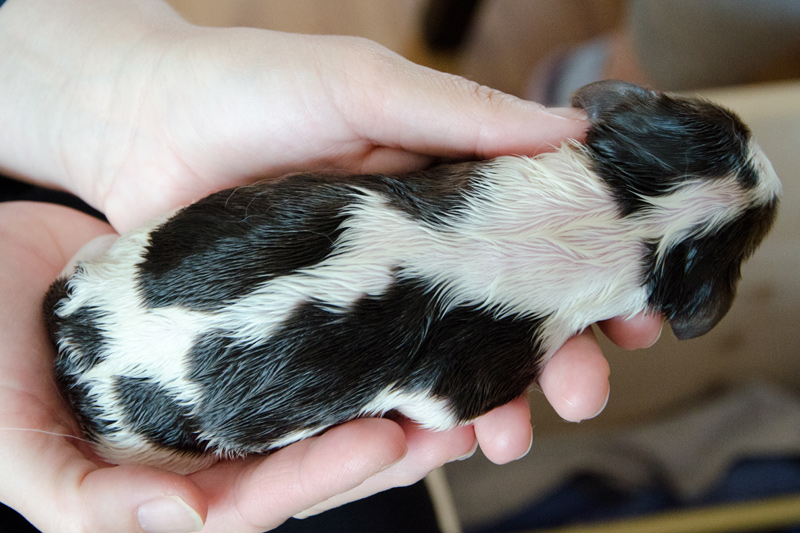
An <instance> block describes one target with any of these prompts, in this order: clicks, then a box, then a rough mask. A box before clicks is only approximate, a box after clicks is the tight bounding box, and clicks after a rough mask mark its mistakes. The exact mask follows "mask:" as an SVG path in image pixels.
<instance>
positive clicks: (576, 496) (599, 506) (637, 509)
mask: <svg viewBox="0 0 800 533" xmlns="http://www.w3.org/2000/svg"><path fill="white" fill-rule="evenodd" d="M788 494H800V458H797V457H765V458H753V459H746V460H742V461H740V462H738V463H736V464H735V465H733V466H732V467H731V469H730V470H729V471H728V473H727V474H726V475H725V477H723V478H722V479H721V480H720V481H719V483H718V484H717V485H716V486H714V487H713V488H712V489H711V490H709V491H708V492H707V493H706V494H703V495H701V496H700V497H698V498H696V499H693V500H691V501H681V500H680V499H679V498H677V497H676V496H675V495H674V493H673V492H672V491H671V490H670V488H669V487H668V486H667V485H666V484H662V485H657V486H650V487H643V488H641V489H639V490H636V491H630V490H625V489H623V488H621V487H615V486H613V485H612V484H611V483H610V482H609V481H608V480H607V479H604V478H602V477H601V476H597V475H585V476H577V477H575V478H574V479H573V480H572V481H570V482H568V483H565V484H564V485H563V486H561V487H559V488H557V489H555V490H554V491H552V492H551V493H550V494H548V495H547V496H545V497H544V498H542V499H540V500H539V501H537V502H534V503H532V504H531V505H530V506H529V507H527V508H526V509H523V510H522V511H520V512H518V513H517V514H515V515H512V516H509V517H506V518H504V519H502V520H499V521H497V522H494V523H491V524H484V525H482V526H480V527H476V528H472V529H468V530H467V533H511V532H515V531H525V530H530V529H538V528H553V527H558V526H567V525H572V524H579V523H591V522H598V521H608V520H615V519H624V518H634V517H636V516H640V515H643V514H647V513H658V512H664V511H671V510H679V509H686V508H693V507H702V506H706V505H716V504H724V503H735V502H741V501H746V500H756V499H761V498H769V497H773V496H779V495H788ZM775 531H776V532H777V531H781V532H786V533H800V524H798V525H797V526H795V527H793V528H787V529H783V530H775Z"/></svg>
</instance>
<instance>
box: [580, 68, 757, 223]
mask: <svg viewBox="0 0 800 533" xmlns="http://www.w3.org/2000/svg"><path fill="white" fill-rule="evenodd" d="M572 103H573V105H575V106H578V107H583V108H584V109H585V110H586V111H587V113H588V115H589V118H590V124H591V125H590V128H589V131H588V133H587V137H586V145H587V147H588V148H589V151H590V154H591V155H592V159H593V162H592V164H593V166H594V170H595V171H596V172H597V174H598V175H599V176H600V177H601V178H602V179H603V180H604V181H605V182H606V183H607V184H608V185H609V186H610V187H611V190H612V191H613V192H614V194H615V195H616V197H617V201H618V202H619V204H620V210H621V212H622V213H623V214H624V215H629V214H631V213H633V212H635V211H637V210H639V209H641V208H643V207H645V205H646V202H645V201H644V200H643V199H642V196H650V197H654V196H662V195H665V194H669V193H670V192H672V191H673V190H674V189H675V187H676V186H678V185H680V184H681V183H683V182H685V181H686V180H689V179H694V178H697V177H702V178H707V179H714V178H723V177H727V176H731V175H735V176H737V178H738V179H739V181H740V183H741V184H742V185H743V186H744V187H754V186H755V185H756V182H757V180H758V176H757V171H756V169H755V168H753V164H752V162H751V161H750V144H749V140H750V137H751V135H750V130H749V129H748V128H747V126H745V125H744V124H743V123H742V121H741V120H740V119H739V118H738V117H737V116H736V115H735V114H734V113H732V112H731V111H728V110H726V109H723V108H721V107H719V106H717V105H715V104H712V103H711V102H707V101H704V100H701V99H698V98H682V97H677V96H671V95H667V94H664V93H659V92H655V91H650V90H646V89H643V88H641V87H638V86H637V85H633V84H630V83H625V82H619V81H613V80H612V81H602V82H596V83H592V84H590V85H587V86H586V87H583V88H581V89H579V90H578V91H576V92H575V94H574V95H573V97H572Z"/></svg>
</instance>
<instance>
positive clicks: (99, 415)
mask: <svg viewBox="0 0 800 533" xmlns="http://www.w3.org/2000/svg"><path fill="white" fill-rule="evenodd" d="M56 380H57V382H58V385H59V388H60V390H61V391H63V392H64V394H65V395H66V400H67V403H68V404H69V406H70V409H71V410H72V412H73V413H74V414H75V416H76V417H77V419H78V423H79V424H80V426H81V431H83V434H84V436H85V437H86V438H88V439H91V440H95V441H97V440H99V438H98V437H99V436H101V435H109V434H111V433H113V432H114V431H115V428H114V426H113V424H112V423H111V422H110V421H108V420H106V419H105V418H104V417H103V411H102V409H101V408H100V406H99V405H98V404H97V402H95V400H94V397H93V396H92V395H91V394H89V386H88V385H87V384H85V383H80V382H79V381H78V380H77V377H76V376H75V375H73V374H65V373H59V372H57V373H56Z"/></svg>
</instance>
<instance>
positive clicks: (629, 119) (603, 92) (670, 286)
mask: <svg viewBox="0 0 800 533" xmlns="http://www.w3.org/2000/svg"><path fill="white" fill-rule="evenodd" d="M572 104H573V105H574V106H576V107H581V108H583V109H584V110H585V111H586V113H587V114H588V116H589V121H590V124H591V126H590V129H589V131H588V133H587V139H586V146H587V150H588V152H589V154H590V156H591V158H592V165H593V167H594V168H593V170H594V171H595V172H596V173H597V174H598V175H599V176H600V178H601V179H602V180H603V181H605V182H606V184H607V185H608V186H609V188H610V189H611V191H612V192H613V194H614V197H615V199H616V201H617V203H618V205H619V210H620V216H622V217H629V219H630V220H631V221H632V222H633V223H634V224H636V227H641V235H642V240H643V241H644V243H645V244H646V248H647V250H648V256H647V257H646V258H645V261H644V265H643V282H644V283H645V284H646V286H647V287H648V289H649V293H650V299H649V304H650V306H651V307H652V308H653V309H655V310H658V311H661V312H662V313H663V314H664V316H665V317H666V318H667V319H669V320H670V323H671V326H672V329H673V331H674V332H675V335H676V336H677V337H678V338H680V339H688V338H693V337H697V336H699V335H702V334H704V333H706V332H708V331H709V330H710V329H711V328H713V327H714V326H715V325H716V324H717V323H718V322H719V321H720V320H721V319H722V317H723V316H724V315H725V314H726V313H727V311H728V310H729V309H730V307H731V304H732V303H733V298H734V295H735V292H736V284H737V283H738V281H739V277H740V267H741V264H742V262H743V261H744V260H745V259H747V258H748V257H749V256H750V255H751V254H752V253H753V251H754V250H755V248H756V247H757V246H758V245H759V243H760V242H761V241H762V240H763V239H764V237H765V236H766V234H767V232H768V231H769V229H770V227H771V226H772V222H773V220H774V218H775V214H776V210H777V204H778V196H779V194H780V189H781V185H780V181H779V180H778V178H777V176H776V175H775V171H774V170H773V169H772V166H771V165H770V163H769V161H768V160H767V158H766V157H765V156H764V154H763V152H762V151H761V149H760V148H759V147H758V145H757V144H756V143H755V141H754V140H753V138H752V136H751V134H750V131H749V129H748V128H747V126H745V125H744V124H743V123H742V122H741V120H740V119H739V118H738V117H737V116H736V115H735V114H733V113H732V112H730V111H728V110H726V109H723V108H721V107H719V106H717V105H715V104H712V103H710V102H707V101H705V100H701V99H697V98H684V97H678V96H673V95H667V94H664V93H659V92H655V91H651V90H647V89H644V88H642V87H639V86H638V85H634V84H630V83H626V82H620V81H603V82H597V83H593V84H590V85H587V86H585V87H583V88H581V89H579V90H578V91H576V92H575V94H574V95H573V97H572Z"/></svg>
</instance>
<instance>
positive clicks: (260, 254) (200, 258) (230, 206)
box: [139, 176, 350, 310]
mask: <svg viewBox="0 0 800 533" xmlns="http://www.w3.org/2000/svg"><path fill="white" fill-rule="evenodd" d="M349 201H350V197H349V195H348V194H347V192H346V191H344V190H342V189H341V188H340V187H338V188H337V187H333V186H330V185H329V184H326V183H325V181H324V180H321V179H317V178H313V177H309V176H294V177H293V178H292V179H286V180H282V181H279V182H274V183H270V184H257V185H252V186H249V187H240V188H237V189H230V190H226V191H222V192H219V193H216V194H213V195H211V196H209V197H207V198H204V199H203V200H200V201H199V202H197V203H196V204H193V205H190V206H188V207H186V208H185V209H183V210H182V211H180V212H179V213H178V214H176V215H175V216H173V217H172V218H171V219H170V220H168V221H167V222H166V223H164V224H163V225H162V226H160V227H158V228H156V229H155V230H154V231H153V232H152V233H151V235H150V245H149V246H148V248H147V251H146V253H145V256H144V261H143V262H142V263H141V264H140V265H139V285H140V289H141V291H142V294H143V297H144V300H145V302H146V304H147V305H148V306H150V307H164V306H168V305H176V304H177V305H183V306H186V307H189V308H191V309H197V310H215V309H219V308H221V307H223V306H225V305H226V304H228V303H230V302H231V301H234V300H235V299H237V298H240V297H242V296H245V295H247V294H248V293H249V292H250V291H251V290H252V289H253V288H254V287H256V286H257V285H259V284H260V283H263V282H265V281H267V280H269V279H271V278H273V277H276V276H280V275H283V274H288V273H290V272H292V271H294V270H297V269H300V268H304V267H310V266H312V265H314V264H316V263H318V262H319V261H321V260H322V259H324V258H325V257H326V256H327V255H328V254H330V253H331V251H332V250H333V247H334V243H335V242H336V239H337V238H338V236H339V234H340V232H341V230H340V225H341V223H342V221H343V220H344V218H345V217H344V215H342V214H341V210H342V208H343V207H344V206H345V205H346V204H347V203H348V202H349Z"/></svg>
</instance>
